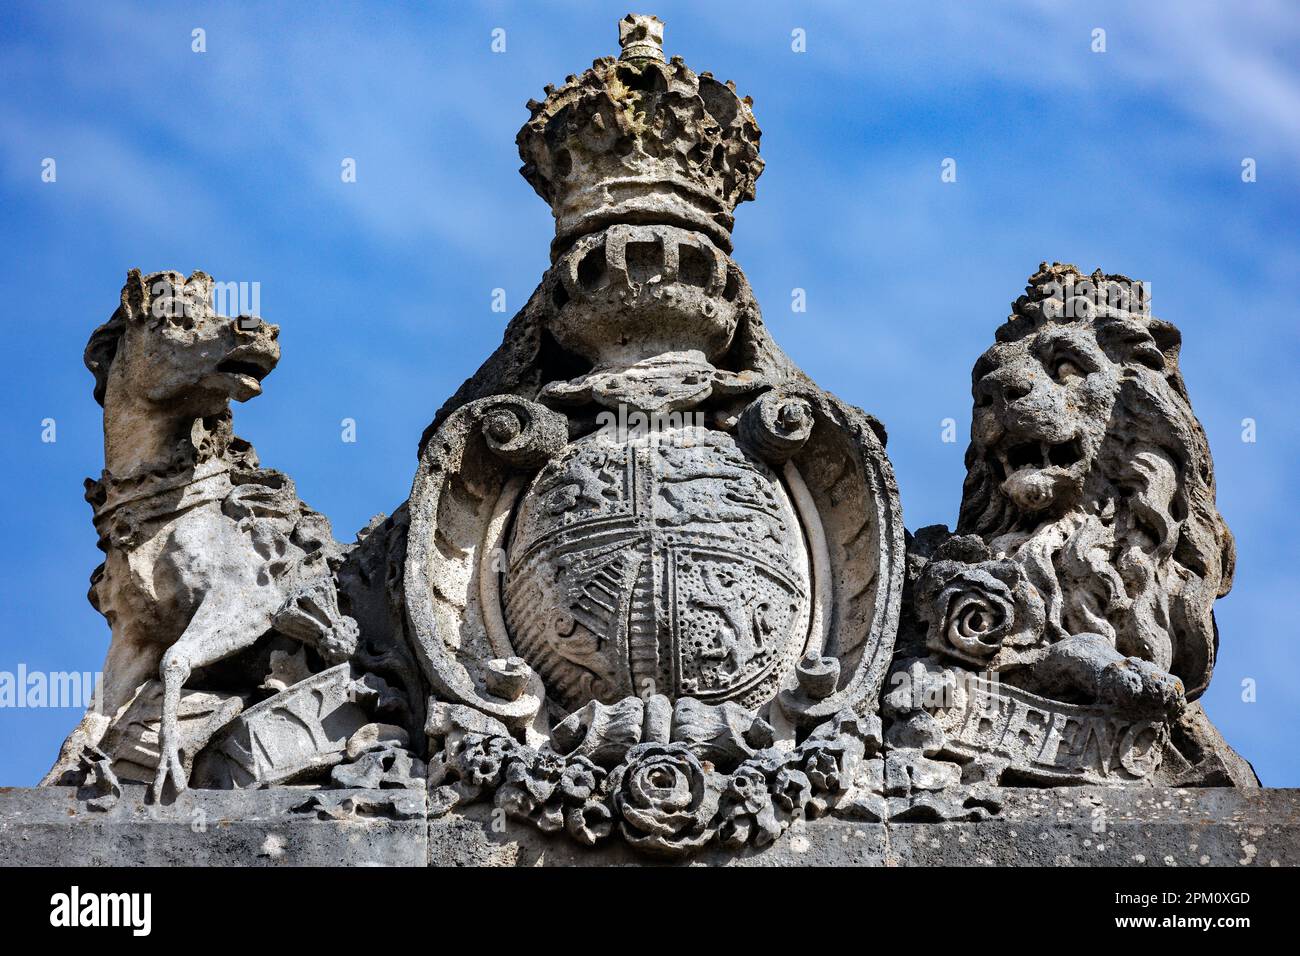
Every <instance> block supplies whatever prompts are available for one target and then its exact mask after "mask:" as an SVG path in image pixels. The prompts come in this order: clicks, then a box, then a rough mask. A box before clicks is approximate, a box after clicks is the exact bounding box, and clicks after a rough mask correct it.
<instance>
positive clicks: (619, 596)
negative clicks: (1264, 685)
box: [46, 15, 1256, 857]
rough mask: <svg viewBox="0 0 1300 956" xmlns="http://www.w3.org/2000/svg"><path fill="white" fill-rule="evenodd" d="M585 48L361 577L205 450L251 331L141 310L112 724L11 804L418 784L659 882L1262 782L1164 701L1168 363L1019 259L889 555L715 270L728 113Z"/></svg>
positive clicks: (869, 455)
mask: <svg viewBox="0 0 1300 956" xmlns="http://www.w3.org/2000/svg"><path fill="white" fill-rule="evenodd" d="M619 27H620V42H621V46H622V53H621V55H620V56H619V57H618V58H614V57H605V58H602V59H598V60H596V61H595V62H594V63H593V64H592V67H591V68H590V69H589V70H587V71H585V72H584V73H583V74H581V75H580V76H571V77H569V78H568V80H567V81H566V82H565V84H564V85H563V86H561V87H547V89H546V98H545V100H543V101H540V102H538V101H532V102H530V103H529V104H528V108H529V111H530V117H529V119H528V121H527V122H526V123H525V125H524V127H523V129H522V130H521V131H520V133H519V136H518V147H519V152H520V156H521V157H522V159H523V162H524V166H523V169H522V173H523V175H524V176H525V178H527V180H528V181H529V182H530V183H531V184H532V185H533V187H534V188H535V189H536V191H537V193H538V194H539V195H540V196H541V197H542V198H543V199H545V200H546V201H547V202H548V203H550V205H551V208H552V210H553V212H554V215H555V222H556V234H555V240H554V242H553V243H552V245H551V260H552V265H551V267H550V269H549V270H548V271H547V272H546V274H545V275H544V276H543V278H542V281H541V284H540V285H539V286H538V288H537V290H536V291H535V292H534V293H533V295H532V297H531V298H530V299H529V301H528V303H527V305H526V306H525V307H524V308H523V310H522V311H521V312H520V313H519V314H518V315H517V316H515V318H514V319H513V320H512V321H511V322H510V324H509V326H508V328H507V329H506V333H505V340H504V342H503V343H502V345H501V347H500V348H499V349H498V350H497V351H496V352H495V353H494V354H493V355H492V356H491V357H490V358H489V359H488V360H487V361H486V362H485V363H484V365H483V367H482V368H481V369H480V370H479V372H478V373H477V374H476V375H475V376H474V377H473V378H471V379H470V380H469V381H467V382H466V383H465V384H464V385H463V386H462V387H461V389H460V390H459V391H458V392H457V393H456V395H455V396H454V397H453V398H452V399H451V400H450V401H449V402H447V404H446V405H445V406H444V407H443V408H442V409H441V410H440V411H439V412H438V413H437V415H436V417H435V418H434V420H433V422H432V424H431V425H430V426H429V428H428V429H427V430H426V432H425V434H424V436H423V437H422V439H421V441H420V444H419V463H418V469H417V472H416V475H415V479H414V482H413V484H412V488H411V494H410V498H409V500H408V501H407V502H406V503H405V504H403V505H402V506H401V507H400V508H399V509H398V510H397V511H396V512H395V513H394V515H393V516H392V517H383V516H381V517H380V518H378V519H376V520H375V521H374V522H372V524H371V525H370V526H369V527H367V528H366V529H365V530H364V531H363V532H362V534H361V535H360V536H359V537H358V542H357V543H356V544H355V545H350V546H343V545H339V544H338V543H337V542H335V541H334V538H333V536H332V535H331V533H330V530H329V526H328V524H327V523H326V522H325V521H324V519H323V518H321V516H319V515H317V514H316V513H315V512H312V511H311V510H310V509H309V508H307V507H306V505H304V504H303V503H302V502H301V501H299V500H298V498H297V495H296V493H295V492H294V491H293V485H292V483H291V482H289V480H288V479H287V478H286V477H285V476H284V475H282V474H280V473H278V472H273V471H269V470H266V469H262V468H260V466H259V465H258V463H257V461H256V459H255V457H254V456H253V454H252V449H251V447H250V446H248V445H247V444H246V443H243V442H240V441H239V440H238V439H236V438H234V436H233V432H232V431H231V429H230V421H231V419H230V412H229V404H228V403H229V400H230V399H232V398H233V399H235V400H237V401H244V400H247V399H248V398H251V397H253V396H254V395H256V394H257V393H258V392H259V391H260V382H261V380H262V378H263V377H265V375H266V374H267V373H268V372H269V371H270V370H271V368H272V367H273V366H274V364H275V360H276V358H278V346H276V345H275V330H274V327H271V326H266V325H264V324H262V323H261V322H260V320H257V319H249V318H239V319H233V320H232V319H222V318H220V317H218V316H215V315H213V314H212V312H211V309H210V308H208V307H207V304H206V298H205V297H206V294H207V288H208V285H207V284H208V283H209V281H210V280H208V279H207V277H206V276H204V275H203V274H201V273H196V274H195V275H194V276H192V277H191V278H190V279H189V280H185V279H183V278H182V277H181V276H179V275H178V274H173V273H159V274H155V275H153V276H149V277H142V276H140V275H139V273H132V275H131V276H130V278H129V280H128V285H127V288H126V290H124V292H123V297H122V306H121V309H119V311H118V312H117V313H115V315H114V317H113V319H112V320H111V321H110V323H109V324H108V325H107V326H105V327H104V328H103V329H101V330H99V331H98V332H96V334H95V337H94V338H92V341H91V345H90V347H89V348H88V350H87V364H88V365H89V366H90V367H91V369H92V371H93V372H94V373H95V375H96V380H97V389H96V396H97V398H99V399H100V400H101V401H102V402H103V404H104V407H105V429H106V436H107V438H106V456H107V458H108V461H107V462H106V471H105V475H104V478H103V479H101V480H100V481H99V482H95V483H92V486H91V490H90V493H89V497H90V500H91V502H92V504H93V505H94V506H95V509H96V512H95V515H96V527H97V529H98V530H99V532H100V534H101V546H102V547H103V548H104V550H105V551H106V553H107V560H106V563H105V566H104V569H103V570H102V571H101V572H100V573H99V574H98V576H97V578H96V581H95V585H94V592H93V594H94V597H93V600H94V601H95V603H96V607H97V608H99V609H100V610H101V611H102V612H103V613H104V614H105V616H106V617H107V618H108V619H109V621H110V623H111V624H112V627H113V644H112V646H111V648H110V651H109V660H108V663H107V664H106V666H105V671H106V684H105V692H104V695H103V697H102V698H101V700H100V701H99V702H98V706H97V707H96V708H92V712H91V713H89V714H88V715H87V717H86V720H85V721H83V723H82V725H81V726H80V727H79V728H78V729H77V731H75V732H74V734H73V736H72V737H71V738H69V741H68V743H67V744H66V745H65V747H64V750H63V753H62V754H61V756H60V758H59V761H58V763H57V764H56V766H55V768H54V769H53V770H52V771H51V773H50V775H49V776H48V778H47V780H46V782H47V783H49V784H55V783H62V784H73V785H79V786H82V787H84V788H88V789H89V790H90V791H91V792H90V794H89V795H90V796H92V797H93V798H94V799H95V800H97V801H110V802H111V800H112V799H114V798H115V796H116V795H117V794H118V793H119V792H120V786H121V783H120V781H121V780H122V779H128V780H139V781H144V782H152V784H153V792H154V795H155V797H156V798H162V797H164V795H165V794H166V793H167V792H168V791H169V789H170V788H183V787H185V786H187V785H191V786H196V787H208V788H244V787H267V786H303V787H328V786H333V787H370V788H382V787H399V788H416V789H427V802H428V807H429V813H430V814H434V815H439V814H447V813H454V812H456V811H457V809H458V808H461V807H464V806H465V805H467V804H469V803H473V802H475V801H492V802H494V803H495V805H496V806H497V807H498V808H501V809H502V810H503V811H504V812H505V814H506V815H507V817H509V818H511V819H513V820H517V821H520V822H524V823H527V824H528V825H531V826H535V827H537V828H538V829H540V830H541V831H543V832H545V833H551V832H558V831H564V832H566V833H567V835H568V838H571V839H573V840H576V841H578V842H579V843H581V844H584V845H587V846H592V845H595V844H597V843H600V842H601V841H605V840H615V839H618V840H624V841H626V842H627V843H628V844H630V845H632V846H634V847H636V848H638V849H640V850H643V851H645V852H646V853H649V854H654V855H659V856H665V857H680V856H683V855H686V854H689V853H691V852H692V851H695V850H698V849H700V848H702V847H705V846H706V845H714V846H719V847H723V848H729V849H738V848H741V847H744V846H751V847H758V848H761V847H763V846H765V845H767V844H769V843H771V842H772V841H773V840H776V839H778V838H779V837H780V836H781V834H782V833H783V832H784V831H785V830H786V829H788V828H789V827H790V826H792V825H794V824H795V823H796V822H798V821H801V820H803V819H807V818H809V817H817V816H821V815H825V814H831V813H835V814H843V815H849V816H853V817H856V818H859V819H865V820H925V819H965V820H979V819H982V818H984V817H987V816H989V815H991V814H996V813H997V812H998V808H999V801H1000V798H999V796H998V792H999V787H1002V786H1013V785H1017V784H1021V785H1024V784H1029V785H1034V786H1054V785H1064V784H1070V783H1106V784H1112V785H1117V786H1119V785H1123V786H1130V785H1137V786H1143V785H1152V784H1155V783H1166V784H1177V785H1180V786H1220V785H1233V786H1253V785H1255V783H1256V781H1255V780H1254V775H1253V773H1252V772H1251V771H1250V768H1249V765H1248V764H1246V763H1245V762H1244V761H1243V760H1241V758H1239V757H1237V756H1236V755H1235V754H1234V753H1232V751H1231V750H1230V749H1229V748H1228V747H1227V746H1226V744H1224V743H1223V741H1222V740H1221V738H1220V737H1219V736H1218V734H1217V732H1216V731H1215V730H1214V728H1213V727H1212V726H1211V725H1210V724H1209V722H1208V721H1207V720H1206V718H1205V716H1204V714H1203V713H1202V712H1201V710H1200V708H1199V706H1198V705H1197V704H1195V703H1194V701H1195V699H1196V698H1197V697H1198V696H1199V695H1200V694H1201V693H1202V692H1203V690H1204V689H1205V686H1206V684H1207V683H1208V680H1209V677H1210V672H1211V670H1212V667H1213V662H1214V653H1215V648H1216V646H1217V640H1218V638H1217V631H1216V630H1215V626H1214V619H1213V614H1212V611H1211V606H1212V604H1213V601H1214V600H1215V598H1216V597H1217V596H1219V595H1221V594H1223V593H1225V592H1226V591H1227V589H1228V586H1229V585H1230V583H1231V577H1232V565H1233V550H1232V539H1231V536H1230V534H1229V532H1228V530H1227V528H1226V526H1225V525H1224V523H1223V521H1222V519H1221V518H1220V516H1219V515H1218V512H1217V511H1216V509H1215V505H1214V485H1213V475H1212V470H1211V465H1210V458H1209V451H1208V448H1207V445H1206V441H1205V437H1204V434H1203V432H1202V430H1201V428H1200V425H1199V424H1198V423H1197V421H1196V419H1195V417H1194V416H1193V414H1192V412H1191V407H1190V404H1189V401H1188V398H1187V392H1186V388H1185V387H1184V385H1183V382H1182V379H1181V376H1180V374H1179V371H1178V365H1177V360H1178V335H1177V332H1176V330H1174V329H1173V327H1172V326H1170V325H1169V324H1168V323H1165V322H1162V321H1159V320H1157V319H1154V318H1152V317H1151V315H1150V313H1149V303H1148V301H1147V300H1146V299H1145V298H1143V297H1142V295H1141V294H1140V293H1137V292H1134V291H1133V290H1134V288H1135V287H1134V284H1133V283H1130V282H1129V281H1128V280H1126V279H1123V277H1119V276H1104V275H1101V274H1100V273H1098V274H1095V275H1094V276H1092V277H1090V278H1089V277H1084V276H1082V275H1080V274H1079V273H1077V271H1075V270H1074V269H1073V267H1068V266H1060V265H1055V266H1050V267H1049V266H1046V265H1044V266H1043V267H1042V268H1041V269H1040V270H1039V272H1038V273H1037V274H1036V275H1035V276H1033V277H1032V278H1031V279H1030V285H1029V288H1028V290H1027V293H1026V295H1025V296H1023V297H1021V298H1020V299H1018V300H1017V301H1016V303H1015V305H1014V312H1013V314H1012V316H1011V318H1010V319H1009V320H1008V322H1007V323H1006V324H1005V325H1004V326H1003V327H1002V328H1001V329H999V330H998V334H997V344H996V345H994V347H993V348H992V349H990V350H989V352H987V353H986V354H985V355H984V356H983V357H982V358H981V359H980V360H979V362H978V363H977V365H976V368H975V374H974V396H975V403H976V404H975V412H974V420H973V424H972V443H971V447H970V451H969V452H968V454H967V467H968V472H969V473H968V476H967V480H966V487H965V494H964V497H963V501H962V506H961V517H960V520H959V522H958V528H957V532H956V533H949V532H948V531H947V529H945V528H927V529H922V530H921V531H919V532H917V534H916V535H915V536H911V535H906V533H905V532H904V529H903V524H902V517H901V513H900V508H899V499H898V492H897V488H896V486H895V482H894V476H893V472H892V469H891V466H890V463H889V460H888V458H887V457H886V454H885V431H884V429H883V427H882V426H881V425H880V423H879V422H877V421H876V420H875V419H874V418H872V417H871V416H869V415H867V414H865V413H864V412H862V411H861V410H859V409H857V408H855V407H853V406H850V405H847V404H845V403H844V402H842V401H840V400H839V399H837V398H836V397H834V396H833V395H830V394H828V393H827V392H825V391H823V390H821V389H820V388H818V387H817V386H816V385H815V384H814V383H813V382H812V381H810V380H809V379H808V377H807V376H806V375H804V374H803V373H802V372H800V371H799V370H798V369H797V368H796V367H795V366H794V365H793V363H792V362H791V361H790V360H789V358H787V356H786V355H785V354H784V353H783V352H782V351H781V349H780V348H779V347H778V346H777V345H776V343H775V342H774V341H773V340H772V338H771V336H770V335H769V334H768V332H767V330H766V328H765V327H764V325H763V321H762V317H761V314H760V311H759V308H758V304H757V302H756V301H755V299H754V296H753V294H752V292H751V290H750V286H749V283H748V281H747V280H746V277H745V275H744V273H743V272H742V270H741V269H740V267H739V266H738V265H737V264H736V262H735V261H734V260H732V259H731V258H730V255H729V254H730V252H731V249H732V242H731V232H732V227H733V225H734V219H733V212H734V209H735V207H736V206H737V205H738V204H739V203H741V202H743V201H745V200H749V199H753V198H754V189H755V182H756V180H757V179H758V177H759V174H760V173H761V172H762V169H763V161H762V160H761V159H760V158H759V150H758V147H759V137H760V133H759V128H758V125H757V123H756V121H755V119H754V116H753V113H752V111H751V103H750V101H749V99H748V98H743V99H742V98H740V97H738V96H737V95H736V92H735V88H734V85H733V84H731V83H729V82H728V83H720V82H718V81H717V80H715V79H714V78H713V77H712V76H711V75H710V74H709V73H701V74H696V73H694V72H693V71H692V70H690V69H689V68H688V67H687V66H686V65H685V64H684V63H683V62H682V60H681V59H680V58H678V57H674V58H672V59H671V60H665V58H664V55H663V52H662V40H663V25H662V24H661V23H660V22H659V21H658V20H657V19H656V18H654V17H643V16H634V15H629V16H628V17H626V18H625V19H624V20H623V21H622V22H621V23H620V24H619ZM1067 290H1068V291H1067ZM177 301H179V303H180V304H181V305H182V306H183V307H182V308H181V309H179V311H177V310H176V309H175V308H174V306H175V304H176V302H177ZM159 303H170V304H167V305H166V307H165V308H161V309H160V308H157V306H158V305H159ZM1098 303H1100V304H1098ZM1085 306H1086V308H1085ZM141 436H153V438H154V439H156V441H155V442H154V444H155V445H156V448H153V446H149V445H148V443H144V444H141V442H143V439H142V438H141ZM146 446H147V447H146ZM140 447H146V451H148V448H153V451H152V452H148V453H141V452H140V451H139V448H140ZM155 452H156V453H155ZM159 582H162V584H161V585H160V584H159ZM146 585H147V586H146ZM896 641H897V645H898V646H897V647H895V644H896ZM882 721H883V722H882ZM169 785H170V786H169Z"/></svg>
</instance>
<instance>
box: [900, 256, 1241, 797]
mask: <svg viewBox="0 0 1300 956" xmlns="http://www.w3.org/2000/svg"><path fill="white" fill-rule="evenodd" d="M996 339H997V341H996V343H995V344H994V345H993V346H992V347H991V348H990V349H989V350H988V351H986V352H985V353H984V354H983V355H982V356H981V357H980V359H979V360H978V361H977V362H976V364H975V368H974V372H973V375H972V380H973V381H972V386H973V397H974V410H973V415H972V423H971V443H970V446H969V448H968V450H967V452H966V467H967V476H966V481H965V487H964V493H963V497H962V504H961V512H960V517H959V520H958V525H957V533H956V535H955V536H950V535H949V534H948V533H947V531H946V529H944V528H942V527H939V528H927V529H922V531H920V532H918V533H917V535H916V537H915V538H914V539H913V540H912V542H911V547H910V552H911V557H910V567H911V576H910V587H909V591H910V596H911V604H910V607H911V611H912V613H911V614H910V615H908V618H909V621H908V628H907V630H908V631H909V632H910V633H909V635H908V636H907V637H906V638H902V639H900V641H901V642H906V641H909V640H910V643H911V645H912V646H911V648H910V649H911V650H912V651H914V653H913V654H912V655H910V656H909V657H908V658H907V659H906V660H904V661H903V662H902V663H901V664H900V665H899V667H898V668H897V669H896V671H895V676H896V677H897V678H898V680H897V682H896V685H897V686H896V687H895V688H894V689H893V690H891V691H890V695H889V697H888V698H887V704H888V706H889V708H890V709H891V711H892V712H894V713H896V714H898V715H899V717H900V719H899V720H898V721H897V724H896V727H897V729H896V730H893V731H892V732H891V734H892V736H893V737H894V738H895V739H896V741H897V742H898V744H899V750H900V753H903V754H905V755H908V756H905V757H902V758H900V760H899V761H898V763H899V773H900V775H904V776H905V775H907V774H909V773H910V774H913V775H914V776H916V775H918V773H919V776H921V777H924V776H926V774H927V773H929V772H931V771H933V772H934V773H936V774H938V775H940V776H944V777H945V779H947V780H948V782H949V783H951V780H952V779H953V777H954V774H955V773H956V771H955V770H951V769H949V770H946V771H945V770H941V769H938V768H937V766H936V765H934V763H933V762H932V761H929V760H928V758H929V757H933V756H942V757H944V758H949V759H951V760H953V761H955V762H956V763H957V764H959V765H960V766H961V767H962V768H963V772H964V774H965V776H966V778H968V779H969V778H971V777H972V776H978V777H979V778H980V779H996V780H1001V781H1002V782H1014V781H1016V780H1023V781H1029V782H1037V783H1041V782H1069V781H1071V780H1076V781H1079V782H1129V783H1132V782H1144V783H1155V782H1157V780H1158V779H1159V780H1164V781H1170V780H1179V781H1182V782H1184V783H1191V782H1196V781H1198V780H1203V779H1208V780H1213V781H1216V782H1221V781H1222V780H1223V779H1225V778H1227V779H1237V780H1242V781H1248V780H1251V779H1253V773H1251V772H1250V770H1249V767H1248V766H1246V765H1245V764H1244V761H1241V760H1240V758H1238V757H1236V755H1235V754H1232V752H1231V751H1230V750H1228V748H1227V747H1226V745H1224V744H1223V743H1222V741H1221V740H1219V739H1218V737H1217V733H1216V732H1215V731H1214V730H1213V728H1212V727H1210V725H1209V723H1208V721H1206V720H1205V718H1204V716H1203V714H1202V713H1201V711H1200V708H1199V707H1198V706H1195V705H1193V706H1189V702H1190V701H1195V700H1196V699H1197V698H1198V697H1199V696H1200V695H1201V693H1202V692H1203V691H1204V690H1205V687H1206V685H1207V684H1208V682H1209V679H1210V674H1211V671H1212V670H1213V667H1214V656H1215V651H1216V648H1217V645H1218V633H1217V630H1216V628H1215V623H1214V614H1213V604H1214V601H1215V599H1216V598H1218V597H1220V596H1222V595H1224V594H1226V593H1227V592H1228V590H1229V588H1230V587H1231V584H1232V574H1233V564H1234V549H1233V540H1232V535H1231V533H1230V532H1229V531H1228V527H1227V525H1226V524H1225V522H1224V520H1223V518H1222V516H1221V515H1220V514H1219V512H1218V510H1217V508H1216V506H1215V497H1214V473H1213V464H1212V462H1211V459H1210V452H1209V446H1208V444H1207V442H1206V438H1205V433H1204V431H1203V429H1202V428H1201V425H1200V423H1199V422H1198V421H1197V419H1196V416H1195V415H1194V414H1193V412H1192V408H1191V403H1190V400H1189V399H1188V395H1187V389H1186V386H1185V385H1184V383H1183V379H1182V375H1181V373H1180V371H1179V367H1178V353H1179V347H1180V344H1181V343H1180V335H1179V333H1178V330H1177V329H1176V328H1174V327H1173V326H1172V325H1170V324H1169V323H1167V322H1164V321H1161V320H1160V319H1157V318H1154V317H1153V316H1152V315H1151V314H1150V303H1149V295H1148V290H1147V289H1146V288H1145V287H1144V286H1143V285H1141V284H1140V283H1135V282H1133V281H1131V280H1129V279H1127V278H1125V277H1124V276H1118V275H1103V274H1102V273H1100V272H1096V273H1094V274H1093V275H1092V276H1084V275H1082V274H1080V273H1079V272H1078V271H1077V270H1076V269H1075V268H1074V267H1073V266H1067V265H1061V264H1055V265H1052V266H1048V265H1047V264H1046V263H1044V264H1043V265H1042V266H1041V267H1040V269H1039V271H1038V272H1037V273H1036V274H1035V275H1033V276H1032V277H1030V279H1029V284H1028V287H1027V290H1026V294H1025V295H1023V296H1021V297H1020V298H1019V299H1017V300H1016V302H1015V303H1014V305H1013V311H1012V314H1011V316H1010V317H1009V318H1008V320H1007V322H1006V323H1005V324H1004V325H1003V326H1002V327H1001V328H999V329H998V331H997V336H996ZM971 674H980V675H981V676H980V677H979V678H978V679H976V681H975V682H972V681H970V680H964V679H963V678H966V677H968V676H969V675H971ZM990 679H992V681H991V682H990ZM962 684H965V685H966V686H964V687H959V686H958V685H962ZM999 684H1000V685H1001V686H997V685H999ZM945 685H946V686H948V687H951V688H953V689H952V690H951V692H949V693H948V695H947V696H948V698H949V699H948V700H941V702H940V704H939V705H938V706H935V705H934V704H926V703H925V702H924V701H922V700H920V699H919V698H921V697H924V696H925V692H926V691H929V692H930V693H931V694H932V695H933V694H936V693H937V696H938V698H943V697H944V694H943V693H938V691H937V690H936V688H939V687H941V686H945ZM918 705H919V706H918ZM980 706H984V708H985V710H986V711H987V713H985V714H984V715H983V716H979V715H974V714H975V711H976V710H977V709H978V708H979V707H980ZM935 715H937V716H935ZM973 715H974V716H973ZM990 715H991V716H990ZM1027 715H1029V716H1027ZM1022 721H1028V723H1024V724H1023V725H1022V723H1021V722H1022ZM1022 731H1023V732H1022ZM918 767H919V768H921V770H920V771H919V772H918V771H917V768H918ZM975 767H978V768H979V769H978V770H975V769H973V768H975ZM905 768H906V769H905Z"/></svg>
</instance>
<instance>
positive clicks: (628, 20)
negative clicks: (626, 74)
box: [618, 13, 664, 63]
mask: <svg viewBox="0 0 1300 956" xmlns="http://www.w3.org/2000/svg"><path fill="white" fill-rule="evenodd" d="M618 45H619V46H621V47H622V48H623V53H622V55H621V56H620V57H619V59H620V60H634V59H638V58H641V59H650V60H658V61H659V62H661V63H662V62H663V59H664V22H663V21H662V20H660V19H659V18H658V17H652V16H646V15H644V14H640V13H629V14H628V15H627V16H625V17H624V18H623V19H622V20H619V21H618Z"/></svg>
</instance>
